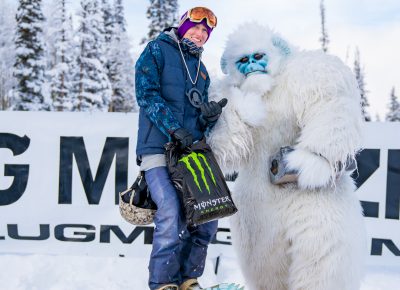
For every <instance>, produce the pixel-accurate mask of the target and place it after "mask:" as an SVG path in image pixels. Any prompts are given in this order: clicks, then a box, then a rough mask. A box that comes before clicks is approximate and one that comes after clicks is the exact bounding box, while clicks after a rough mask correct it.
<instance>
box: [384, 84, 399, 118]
mask: <svg viewBox="0 0 400 290" xmlns="http://www.w3.org/2000/svg"><path fill="white" fill-rule="evenodd" d="M386 121H389V122H399V121H400V103H399V100H398V98H397V96H396V92H395V89H394V87H393V88H392V91H391V92H390V103H389V112H388V113H387V114H386Z"/></svg>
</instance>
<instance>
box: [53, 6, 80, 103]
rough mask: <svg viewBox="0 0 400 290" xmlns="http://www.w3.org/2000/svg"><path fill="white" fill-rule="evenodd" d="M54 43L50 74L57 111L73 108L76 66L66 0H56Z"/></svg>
mask: <svg viewBox="0 0 400 290" xmlns="http://www.w3.org/2000/svg"><path fill="white" fill-rule="evenodd" d="M53 3H54V5H55V8H56V9H54V13H53V16H52V17H53V21H52V22H53V28H52V32H53V33H52V35H51V39H52V45H53V47H54V59H53V61H52V65H53V66H52V68H51V70H50V71H49V76H50V94H51V98H52V100H53V107H54V109H55V110H57V111H71V109H72V101H73V100H72V95H73V94H72V87H73V84H72V71H73V66H74V58H75V56H74V54H73V52H74V49H73V35H72V34H73V31H72V27H71V22H70V21H71V20H70V19H68V16H67V10H66V0H54V2H53Z"/></svg>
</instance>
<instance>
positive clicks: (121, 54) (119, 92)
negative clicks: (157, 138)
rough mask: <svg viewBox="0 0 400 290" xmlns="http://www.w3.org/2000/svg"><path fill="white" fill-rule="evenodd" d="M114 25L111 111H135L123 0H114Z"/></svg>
mask: <svg viewBox="0 0 400 290" xmlns="http://www.w3.org/2000/svg"><path fill="white" fill-rule="evenodd" d="M114 13H115V14H114V19H115V22H114V25H113V29H114V30H113V33H112V38H111V43H110V48H109V53H108V59H109V64H110V66H109V78H110V81H111V86H112V98H111V103H110V108H109V111H110V112H129V111H135V110H136V106H135V101H134V100H135V88H134V86H135V70H134V61H133V58H132V56H131V53H130V48H131V47H130V44H129V39H128V35H127V32H126V29H125V16H124V9H123V5H122V0H115V1H114Z"/></svg>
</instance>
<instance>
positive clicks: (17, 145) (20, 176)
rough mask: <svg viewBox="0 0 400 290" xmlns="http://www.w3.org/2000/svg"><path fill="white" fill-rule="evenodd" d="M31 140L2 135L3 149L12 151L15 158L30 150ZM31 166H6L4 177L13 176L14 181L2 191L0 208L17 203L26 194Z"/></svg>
mask: <svg viewBox="0 0 400 290" xmlns="http://www.w3.org/2000/svg"><path fill="white" fill-rule="evenodd" d="M30 141H31V140H30V139H29V138H28V137H27V136H26V135H25V136H24V137H19V136H17V135H14V134H10V133H0V150H1V148H6V149H10V150H11V151H12V153H13V155H14V156H17V155H20V154H22V153H24V152H25V151H26V149H28V147H29V144H30ZM28 175H29V165H24V164H5V165H4V176H13V177H14V180H13V183H12V184H11V186H10V187H9V188H8V189H3V190H0V206H1V205H9V204H12V203H14V202H16V201H17V200H18V199H20V198H21V196H22V195H23V194H24V192H25V189H26V185H27V183H28Z"/></svg>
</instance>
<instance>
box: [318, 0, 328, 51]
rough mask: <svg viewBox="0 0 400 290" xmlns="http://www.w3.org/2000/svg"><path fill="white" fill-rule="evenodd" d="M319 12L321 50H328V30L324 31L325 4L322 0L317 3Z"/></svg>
mask: <svg viewBox="0 0 400 290" xmlns="http://www.w3.org/2000/svg"><path fill="white" fill-rule="evenodd" d="M319 9H320V13H321V32H322V35H321V37H320V39H319V41H320V42H321V44H322V50H323V51H324V52H327V51H328V43H329V38H328V32H327V31H326V26H325V5H324V0H321V3H320V5H319Z"/></svg>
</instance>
